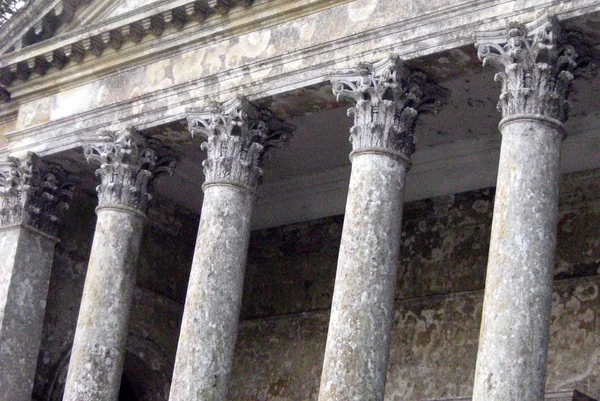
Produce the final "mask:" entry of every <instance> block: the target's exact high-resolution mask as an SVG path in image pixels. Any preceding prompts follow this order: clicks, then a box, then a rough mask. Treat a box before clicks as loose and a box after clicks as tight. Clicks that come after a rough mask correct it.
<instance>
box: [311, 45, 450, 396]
mask: <svg viewBox="0 0 600 401" xmlns="http://www.w3.org/2000/svg"><path fill="white" fill-rule="evenodd" d="M331 81H332V84H333V93H334V94H335V95H336V96H337V98H338V99H339V98H349V99H351V100H353V101H355V102H356V106H355V107H353V108H351V109H349V110H348V114H349V115H351V116H354V126H353V127H352V128H351V130H350V133H351V136H350V142H351V143H352V148H353V150H352V152H351V153H350V160H351V161H352V172H351V175H350V187H349V192H348V200H347V203H346V215H345V217H344V228H343V231H342V240H341V246H340V254H339V259H338V266H337V275H336V279H335V289H334V293H333V303H332V306H331V319H330V322H329V332H328V335H327V345H326V349H325V359H324V363H323V373H322V376H321V387H320V393H319V401H382V400H383V397H384V391H385V381H386V371H387V365H388V348H389V343H390V334H391V324H392V317H393V310H394V294H395V289H396V273H397V268H398V258H399V248H400V232H401V227H400V226H401V220H402V207H403V198H404V187H405V179H406V173H407V172H408V170H409V168H410V156H411V154H412V153H413V152H414V150H415V138H414V135H413V132H414V126H415V122H416V119H417V114H418V112H419V111H421V110H436V109H437V106H439V105H440V104H441V101H440V98H439V97H437V96H440V95H441V96H442V97H443V96H445V95H446V93H445V91H444V90H442V89H441V88H438V87H436V86H434V85H432V84H431V83H428V82H427V80H426V78H425V76H424V74H423V73H420V72H411V71H410V70H409V69H408V68H406V67H405V65H404V64H403V62H402V61H401V60H400V59H399V58H398V56H396V55H392V56H391V57H390V58H388V59H386V60H383V61H381V62H379V63H376V64H367V63H364V64H361V65H359V66H358V68H357V69H355V70H349V71H342V72H340V73H337V74H334V75H333V77H332V80H331Z"/></svg>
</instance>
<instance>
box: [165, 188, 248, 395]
mask: <svg viewBox="0 0 600 401" xmlns="http://www.w3.org/2000/svg"><path fill="white" fill-rule="evenodd" d="M253 202H254V194H253V193H252V192H249V191H248V190H246V189H243V188H240V187H238V186H234V185H210V186H208V187H206V188H205V193H204V205H203V207H202V214H201V218H200V227H199V229H198V239H197V242H196V251H195V253H194V261H193V263H192V272H191V274H190V279H189V285H188V290H187V296H186V301H185V309H184V315H183V321H182V323H181V333H180V335H179V345H178V346H177V359H176V363H175V369H174V371H173V379H172V385H171V394H170V398H169V399H170V400H171V401H188V400H189V401H191V400H198V401H200V400H223V401H224V400H226V399H228V398H227V392H228V390H229V381H230V379H231V366H232V364H233V350H234V347H235V342H236V337H237V325H238V319H239V311H240V304H241V299H242V288H243V284H244V267H245V264H246V253H247V249H248V240H249V236H250V215H251V213H252V205H253Z"/></svg>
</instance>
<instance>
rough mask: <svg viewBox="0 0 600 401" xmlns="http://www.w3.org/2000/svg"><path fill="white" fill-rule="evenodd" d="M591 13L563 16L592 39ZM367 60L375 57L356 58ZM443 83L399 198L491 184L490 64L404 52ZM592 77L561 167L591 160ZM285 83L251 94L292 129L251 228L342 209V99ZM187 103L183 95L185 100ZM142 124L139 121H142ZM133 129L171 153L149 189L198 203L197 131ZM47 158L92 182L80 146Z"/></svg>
mask: <svg viewBox="0 0 600 401" xmlns="http://www.w3.org/2000/svg"><path fill="white" fill-rule="evenodd" d="M599 19H600V18H598V13H595V14H588V15H584V16H580V17H577V18H572V19H570V20H566V21H564V22H563V25H564V26H565V27H566V28H570V29H577V30H579V31H581V32H583V33H584V34H585V36H586V37H587V39H588V40H589V41H590V42H591V43H593V44H597V43H599V42H600V40H599V39H598V38H600V35H599V34H598V32H599V31H600V26H599V24H598V22H597V21H598V20H599ZM364 61H376V60H364ZM409 65H410V66H411V67H413V68H419V69H422V70H424V71H425V72H427V73H428V74H429V76H430V77H431V78H432V79H433V80H434V81H436V82H437V83H439V84H440V85H442V86H444V87H445V88H447V89H449V90H450V92H451V96H450V98H449V100H448V104H447V105H446V106H445V107H444V108H443V109H442V111H441V112H440V113H438V115H435V116H433V115H424V116H420V118H419V121H418V124H417V128H416V136H417V151H416V153H415V154H414V155H413V167H412V169H411V171H410V172H409V175H408V180H407V189H406V200H407V201H411V200H417V199H424V198H430V197H435V196H441V195H448V194H453V193H457V192H462V191H468V190H474V189H478V188H483V187H489V186H494V185H495V179H496V173H497V163H498V157H499V149H500V140H501V138H500V135H499V133H498V129H497V124H498V122H499V120H500V113H499V112H498V111H497V110H496V103H497V99H498V96H499V87H498V84H496V83H495V82H494V72H493V71H491V69H486V68H483V67H482V66H481V62H480V61H479V60H478V59H477V57H476V52H475V49H474V47H473V46H472V45H469V46H464V47H460V48H454V49H450V50H445V51H443V52H436V53H433V54H429V55H428V56H425V57H421V58H414V59H411V60H410V61H409ZM599 83H600V78H598V77H596V78H594V79H593V80H592V81H585V80H579V81H576V82H575V83H574V86H573V91H572V94H571V103H572V109H571V113H570V116H571V117H570V119H569V121H568V122H567V124H566V128H567V131H568V134H569V135H568V137H567V139H566V140H565V142H564V147H563V156H562V164H563V171H564V172H573V171H579V170H586V169H591V168H598V167H600V157H599V156H598V155H599V154H600V153H599V151H600V118H599V116H600V85H599ZM291 88H292V89H291V90H288V91H283V92H282V91H280V90H277V91H275V90H272V91H269V90H266V91H265V92H264V93H267V94H268V93H269V92H272V93H277V94H276V95H269V96H267V97H260V96H254V97H252V101H253V102H254V103H255V104H257V105H259V106H261V107H266V108H269V109H270V110H272V111H273V112H274V113H275V115H276V116H278V117H280V118H282V119H285V120H286V121H287V122H290V123H292V124H295V125H296V126H297V131H296V133H295V137H294V138H293V139H292V140H291V142H290V145H289V147H288V148H287V149H285V150H283V151H273V152H272V157H271V160H270V161H269V162H268V163H267V164H266V165H265V168H264V171H265V174H264V180H263V184H262V185H261V186H260V187H259V190H258V200H257V204H256V206H255V209H254V220H253V228H255V229H258V228H265V227H273V226H278V225H283V224H290V223H295V222H300V221H305V220H310V219H315V218H320V217H325V216H330V215H336V214H341V213H343V212H344V205H345V198H346V194H347V187H348V179H349V176H350V162H349V160H348V154H349V152H350V143H349V142H348V136H349V133H348V131H349V128H350V126H351V125H352V119H351V118H349V117H347V116H346V109H347V108H348V107H349V104H339V103H337V102H336V101H335V98H334V96H333V95H332V93H331V86H330V85H329V84H328V83H327V82H322V83H318V84H312V85H308V86H302V85H295V86H291ZM190 105H192V104H190ZM147 126H148V123H145V126H142V128H145V127H147ZM142 133H143V134H144V135H146V136H148V137H153V138H157V139H160V140H162V141H163V143H164V144H165V146H167V147H168V148H171V149H172V150H173V151H174V152H175V153H176V154H177V155H178V157H179V158H180V162H179V168H178V169H177V170H176V172H175V173H174V175H173V177H171V178H167V177H164V178H162V179H160V180H158V182H157V183H156V190H157V193H158V195H159V197H165V198H168V199H171V200H173V201H175V202H176V203H178V204H180V205H181V206H182V207H185V208H188V209H190V210H193V211H195V212H198V213H199V212H200V210H201V206H202V191H201V185H202V182H203V181H204V177H203V174H202V167H201V164H202V161H203V160H204V158H205V154H204V152H202V151H201V150H200V143H201V138H191V136H190V134H189V132H188V130H187V127H186V122H185V120H183V119H181V120H176V121H171V122H168V123H162V124H160V125H158V126H154V127H152V128H145V129H144V130H143V131H142ZM48 157H49V158H51V159H54V160H56V161H59V162H61V163H63V164H65V165H66V166H67V167H68V168H69V170H71V171H73V172H75V173H77V174H78V175H81V176H83V177H85V178H84V179H83V181H84V186H86V187H88V188H90V189H92V188H93V187H94V185H95V182H96V181H95V178H94V177H93V174H92V169H91V168H90V167H89V166H87V164H86V163H85V161H84V159H83V155H82V154H81V150H80V149H71V150H68V151H65V152H61V153H58V154H55V155H49V156H48Z"/></svg>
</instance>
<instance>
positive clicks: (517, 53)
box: [473, 20, 578, 401]
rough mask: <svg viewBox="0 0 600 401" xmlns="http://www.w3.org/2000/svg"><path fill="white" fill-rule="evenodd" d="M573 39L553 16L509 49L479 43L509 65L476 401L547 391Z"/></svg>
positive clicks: (512, 36) (518, 29)
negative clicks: (569, 42)
mask: <svg viewBox="0 0 600 401" xmlns="http://www.w3.org/2000/svg"><path fill="white" fill-rule="evenodd" d="M565 36H566V35H565V34H564V32H562V31H561V28H560V27H559V26H558V24H557V22H556V20H550V21H547V22H545V24H544V25H542V26H541V28H540V29H539V30H538V31H537V32H536V33H535V36H534V39H532V40H530V39H528V38H527V31H526V30H525V28H524V27H523V26H522V25H518V26H517V25H515V26H511V27H509V28H508V32H507V38H506V41H507V44H506V45H505V46H504V47H501V46H498V45H488V44H481V45H480V47H479V56H480V58H481V59H482V60H483V61H484V65H485V64H486V63H492V64H494V65H495V66H496V67H498V68H499V69H500V72H499V73H498V74H497V75H496V77H497V78H499V80H500V81H501V82H502V83H503V87H502V91H503V92H502V94H501V95H500V103H499V106H498V107H499V110H501V111H502V115H503V117H504V118H503V120H502V121H501V122H500V131H501V133H502V147H501V150H500V163H499V168H498V183H497V186H496V200H495V204H494V215H493V224H492V235H491V239H490V251H489V256H488V267H487V276H486V291H485V299H484V307H483V316H482V324H481V334H480V343H479V351H478V356H477V367H476V371H475V384H474V390H473V400H474V401H495V400H498V401H500V400H510V399H520V400H524V401H539V400H541V399H543V397H544V385H545V383H546V368H547V365H546V363H547V361H546V359H547V352H548V342H549V327H550V312H551V289H552V277H553V265H554V260H555V259H554V256H555V254H554V252H555V247H556V231H557V230H556V226H557V219H558V193H559V180H560V150H561V144H562V139H563V137H564V135H565V134H564V131H563V125H562V122H563V121H565V120H566V118H567V115H566V112H567V104H568V102H567V96H568V90H569V84H570V81H571V80H572V79H573V74H572V72H571V71H573V70H574V69H575V67H577V62H576V60H577V56H578V55H577V53H576V52H575V49H574V48H573V46H571V45H563V44H562V42H564V41H565ZM492 49H494V50H495V51H497V52H498V54H494V53H493V52H491V50H492Z"/></svg>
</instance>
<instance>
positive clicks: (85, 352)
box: [63, 127, 159, 401]
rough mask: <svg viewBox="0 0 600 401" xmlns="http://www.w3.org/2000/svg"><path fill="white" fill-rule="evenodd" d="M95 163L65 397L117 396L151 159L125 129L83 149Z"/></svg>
mask: <svg viewBox="0 0 600 401" xmlns="http://www.w3.org/2000/svg"><path fill="white" fill-rule="evenodd" d="M84 153H85V156H86V158H87V159H88V161H89V162H96V163H99V164H100V168H99V169H98V170H96V175H98V176H100V178H101V184H100V185H99V186H98V187H97V190H98V207H97V208H96V214H97V216H98V219H97V222H96V231H95V233H94V241H93V244H92V250H91V253H90V261H89V265H88V270H87V274H86V279H85V286H84V290H83V297H82V300H81V306H80V309H79V317H78V319H77V328H76V331H75V339H74V341H73V349H72V352H71V360H70V363H69V371H68V374H67V381H66V387H65V394H64V398H63V399H64V400H65V401H117V398H118V395H119V387H120V383H121V374H122V371H123V360H124V357H125V340H126V338H127V326H128V321H129V312H130V308H131V301H132V297H133V291H134V287H135V278H136V263H137V258H138V252H139V248H140V241H141V238H142V232H143V227H144V222H145V220H146V216H145V211H146V208H147V204H148V201H149V200H150V199H151V196H150V194H149V193H148V183H149V181H150V180H151V178H152V177H153V175H154V174H155V173H156V172H158V170H159V169H158V168H157V167H156V165H157V163H156V160H157V157H156V155H155V153H154V151H153V150H152V149H150V148H148V147H147V143H146V141H145V139H144V138H143V137H142V136H140V135H139V134H138V133H136V131H135V129H134V128H132V127H127V128H125V129H123V130H121V131H118V132H105V133H104V137H103V138H101V139H99V140H98V141H97V142H95V143H92V144H88V145H86V146H85V147H84Z"/></svg>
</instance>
